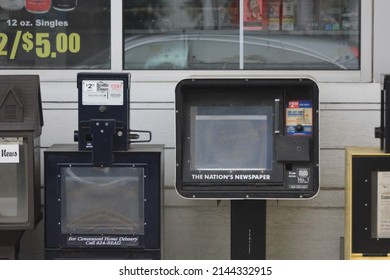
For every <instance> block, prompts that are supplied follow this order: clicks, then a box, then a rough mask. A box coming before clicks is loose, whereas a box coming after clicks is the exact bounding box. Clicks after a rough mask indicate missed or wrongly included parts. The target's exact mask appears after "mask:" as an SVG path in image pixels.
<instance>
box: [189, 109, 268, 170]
mask: <svg viewBox="0 0 390 280" xmlns="http://www.w3.org/2000/svg"><path fill="white" fill-rule="evenodd" d="M272 123H273V122H272V107H271V106H267V107H265V106H264V107H263V106H245V107H244V106H243V107H240V106H237V107H225V106H218V107H213V106H199V107H192V108H191V170H216V169H218V170H267V169H270V168H271V166H272V154H271V151H272Z"/></svg>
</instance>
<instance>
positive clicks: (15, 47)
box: [0, 0, 111, 69]
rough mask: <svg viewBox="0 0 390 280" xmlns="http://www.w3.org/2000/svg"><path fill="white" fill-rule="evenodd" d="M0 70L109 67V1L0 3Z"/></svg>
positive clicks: (9, 0) (21, 0) (18, 0)
mask: <svg viewBox="0 0 390 280" xmlns="http://www.w3.org/2000/svg"><path fill="white" fill-rule="evenodd" d="M0 67H2V68H24V69H26V68H27V69H28V68H34V69H36V68H41V69H45V68H46V69H49V68H55V69H67V68H85V69H87V68H88V69H91V68H93V69H109V68H110V67H111V61H110V0H81V1H77V0H66V1H65V0H51V1H50V0H26V1H24V0H0Z"/></svg>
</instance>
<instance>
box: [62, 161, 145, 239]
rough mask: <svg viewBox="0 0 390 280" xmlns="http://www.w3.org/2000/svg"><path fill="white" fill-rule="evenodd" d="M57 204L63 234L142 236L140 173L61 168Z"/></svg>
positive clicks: (134, 170)
mask: <svg viewBox="0 0 390 280" xmlns="http://www.w3.org/2000/svg"><path fill="white" fill-rule="evenodd" d="M61 203H62V204H61V232H62V233H63V234H73V233H74V234H112V233H115V234H143V233H144V170H143V169H142V168H135V167H134V168H133V167H118V166H115V167H106V168H100V167H99V168H97V167H88V166H84V167H81V166H72V167H64V168H62V169H61Z"/></svg>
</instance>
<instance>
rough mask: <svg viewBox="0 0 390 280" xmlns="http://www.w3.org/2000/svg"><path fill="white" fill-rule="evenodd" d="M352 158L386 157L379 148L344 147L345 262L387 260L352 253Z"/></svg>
mask: <svg viewBox="0 0 390 280" xmlns="http://www.w3.org/2000/svg"><path fill="white" fill-rule="evenodd" d="M354 156H387V157H390V154H386V153H384V152H382V151H381V150H380V148H379V147H346V148H345V210H344V211H345V212H344V213H345V216H344V219H345V221H344V258H345V259H347V260H387V259H390V254H387V256H383V257H381V256H372V257H371V256H363V253H352V168H353V167H352V158H353V157H354Z"/></svg>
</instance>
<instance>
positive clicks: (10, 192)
mask: <svg viewBox="0 0 390 280" xmlns="http://www.w3.org/2000/svg"><path fill="white" fill-rule="evenodd" d="M3 139H4V138H2V140H1V141H3ZM6 139H11V138H6ZM27 164H28V162H27V139H23V141H22V142H20V143H19V162H18V163H0V178H1V185H0V223H22V222H27V220H28V216H27V215H28V213H27V212H28V205H27V203H28V199H27V196H28V182H27V180H28V179H27Z"/></svg>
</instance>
